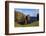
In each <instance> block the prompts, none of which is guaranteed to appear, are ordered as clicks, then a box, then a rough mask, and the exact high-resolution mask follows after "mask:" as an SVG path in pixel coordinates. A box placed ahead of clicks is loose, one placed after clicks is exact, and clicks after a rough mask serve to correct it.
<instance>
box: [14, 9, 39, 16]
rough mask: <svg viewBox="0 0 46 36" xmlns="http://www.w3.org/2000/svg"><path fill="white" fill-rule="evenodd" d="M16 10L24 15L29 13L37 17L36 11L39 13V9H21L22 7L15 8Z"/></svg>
mask: <svg viewBox="0 0 46 36" xmlns="http://www.w3.org/2000/svg"><path fill="white" fill-rule="evenodd" d="M15 10H16V11H19V12H21V13H24V14H25V15H30V16H33V17H37V13H39V9H22V8H15Z"/></svg>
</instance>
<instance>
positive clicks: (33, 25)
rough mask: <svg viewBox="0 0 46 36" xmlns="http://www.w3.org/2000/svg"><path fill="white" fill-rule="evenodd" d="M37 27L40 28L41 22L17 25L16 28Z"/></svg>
mask: <svg viewBox="0 0 46 36" xmlns="http://www.w3.org/2000/svg"><path fill="white" fill-rule="evenodd" d="M35 26H39V21H35V22H32V23H31V24H24V25H21V24H16V23H15V27H35Z"/></svg>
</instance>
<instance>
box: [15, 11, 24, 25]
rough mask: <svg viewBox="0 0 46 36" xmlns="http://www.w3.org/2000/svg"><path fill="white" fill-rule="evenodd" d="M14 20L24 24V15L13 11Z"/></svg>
mask: <svg viewBox="0 0 46 36" xmlns="http://www.w3.org/2000/svg"><path fill="white" fill-rule="evenodd" d="M15 22H17V23H20V24H24V23H25V15H24V14H23V13H20V12H18V11H15Z"/></svg>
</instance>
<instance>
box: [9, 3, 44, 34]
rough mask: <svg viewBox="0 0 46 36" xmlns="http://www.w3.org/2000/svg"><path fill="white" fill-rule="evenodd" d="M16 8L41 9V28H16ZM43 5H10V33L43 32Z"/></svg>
mask: <svg viewBox="0 0 46 36" xmlns="http://www.w3.org/2000/svg"><path fill="white" fill-rule="evenodd" d="M14 8H26V9H27V8H28V9H31V8H32V9H39V15H40V16H39V17H40V18H39V27H16V28H15V27H14ZM43 19H44V18H43V5H36V4H21V3H9V33H23V32H39V31H43V25H44V24H43Z"/></svg>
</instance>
